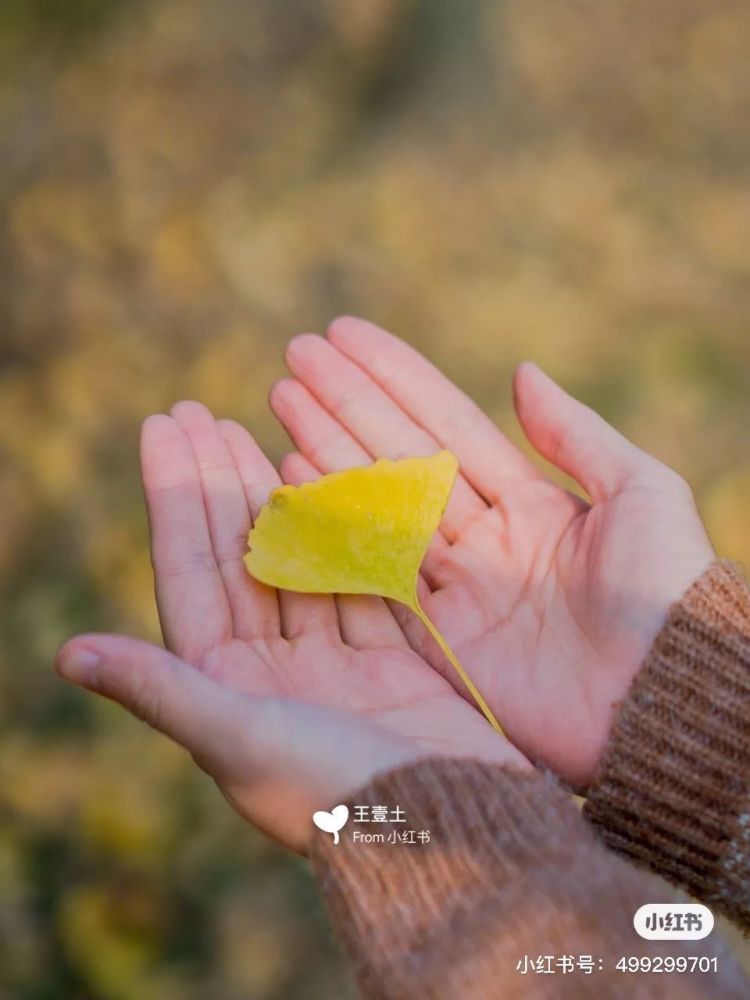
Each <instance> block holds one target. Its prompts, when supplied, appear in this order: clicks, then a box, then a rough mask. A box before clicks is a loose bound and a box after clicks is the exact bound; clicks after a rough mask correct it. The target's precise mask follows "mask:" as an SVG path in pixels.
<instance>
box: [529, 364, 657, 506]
mask: <svg viewBox="0 0 750 1000" xmlns="http://www.w3.org/2000/svg"><path fill="white" fill-rule="evenodd" d="M513 405H514V406H515V409H516V414H517V415H518V419H519V421H520V422H521V426H522V427H523V429H524V432H525V433H526V436H527V437H528V439H529V441H530V442H531V444H532V445H533V446H534V448H536V450H537V451H538V452H539V454H540V455H542V456H543V457H544V458H546V459H547V460H548V461H550V462H551V463H552V464H553V465H554V466H556V467H557V468H558V469H560V470H561V471H562V472H566V473H567V474H568V475H569V476H572V477H573V479H575V480H576V482H578V483H580V485H581V486H582V487H583V488H584V489H585V490H586V492H587V493H588V494H589V496H590V497H591V499H592V500H593V501H594V502H596V501H598V500H603V499H605V498H606V497H608V496H611V495H612V494H613V493H616V492H617V491H618V490H619V489H620V488H621V487H622V486H623V485H624V483H625V482H626V481H627V480H632V479H633V478H636V477H643V478H646V477H647V476H650V477H653V476H654V475H662V476H663V475H664V473H667V472H669V471H671V470H668V469H667V467H666V466H664V465H662V464H661V462H659V461H658V460H657V459H655V458H653V457H652V456H651V455H648V454H646V452H644V451H641V450H640V448H637V447H636V446H635V445H634V444H632V443H631V442H630V441H628V440H627V438H625V437H623V436H622V434H620V433H618V431H616V430H615V429H614V427H612V426H611V425H610V424H608V423H607V421H606V420H604V419H603V418H602V417H600V416H599V414H598V413H595V412H594V410H592V409H591V408H590V407H588V406H586V405H585V404H584V403H581V402H579V401H578V400H577V399H574V398H573V397H572V396H570V395H568V393H567V392H565V390H564V389H562V388H561V387H560V386H559V385H558V384H557V383H556V382H554V381H553V380H552V379H551V378H550V377H549V376H548V375H545V373H544V372H543V371H542V370H541V369H540V368H539V367H537V365H535V364H533V363H532V362H530V361H526V362H524V363H523V364H522V365H519V367H518V368H517V369H516V373H515V376H514V379H513Z"/></svg>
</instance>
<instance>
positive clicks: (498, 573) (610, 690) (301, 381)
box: [271, 317, 714, 788]
mask: <svg viewBox="0 0 750 1000" xmlns="http://www.w3.org/2000/svg"><path fill="white" fill-rule="evenodd" d="M287 363H288V365H289V368H290V370H291V372H292V375H293V376H294V378H291V379H284V380H282V381H280V382H278V383H277V384H276V385H275V386H274V388H273V390H272V393H271V406H272V408H273V410H274V412H275V413H276V415H277V416H278V417H279V418H280V420H281V421H282V423H283V424H284V425H285V427H286V428H287V430H288V432H289V434H290V436H291V438H292V440H293V441H294V443H295V445H296V447H297V448H298V449H299V451H298V452H294V453H292V454H290V455H288V456H287V457H286V458H285V460H284V461H283V462H282V466H281V471H282V475H283V477H284V478H285V479H289V480H290V481H294V480H296V479H300V478H304V479H310V478H313V477H314V476H316V475H318V474H320V473H322V472H331V471H334V470H337V469H341V468H346V467H349V466H353V465H360V464H365V463H368V462H371V461H372V460H373V459H374V458H379V457H387V458H392V459H395V458H400V457H403V456H406V455H419V454H430V453H432V452H434V451H435V450H436V449H438V448H448V449H450V450H451V451H452V452H453V453H454V454H455V455H456V456H457V458H458V459H459V462H460V467H461V468H460V475H459V478H458V479H457V482H456V485H455V488H454V491H453V494H452V497H451V500H450V503H449V506H448V509H447V511H446V515H445V517H444V519H443V522H442V525H441V531H440V533H439V534H438V535H437V536H436V537H435V539H434V542H433V544H432V545H431V547H430V550H429V551H428V554H427V557H426V559H425V561H424V563H423V567H422V569H423V573H422V577H423V580H422V583H421V587H422V593H421V598H420V599H421V602H422V605H423V607H424V609H425V611H426V612H427V614H428V615H429V616H430V617H431V618H432V620H433V621H434V622H435V623H436V624H437V626H438V628H439V629H440V630H441V632H442V633H443V634H444V635H445V637H446V639H447V640H448V642H449V644H450V645H451V646H452V648H453V650H454V651H455V652H456V654H457V655H458V657H459V659H460V660H461V662H462V664H463V665H464V667H465V668H466V669H467V671H468V672H469V674H470V675H471V677H472V680H473V681H474V683H475V684H476V685H477V687H478V688H479V689H480V691H481V692H482V694H483V695H484V697H485V698H486V700H487V701H488V703H489V705H490V707H491V708H492V709H493V711H494V712H495V714H496V715H497V717H498V719H499V721H500V723H501V725H502V726H503V728H504V730H505V732H506V733H507V735H508V736H509V738H510V739H511V740H512V742H513V743H514V744H515V745H516V746H517V747H518V748H519V749H520V750H522V751H523V752H524V753H525V754H527V755H528V756H529V757H530V758H531V759H532V760H533V761H535V762H543V763H545V764H547V765H548V766H549V767H551V768H552V769H553V770H555V771H556V772H557V773H558V774H559V775H560V776H562V777H563V778H565V779H566V780H568V781H570V782H571V783H572V784H574V785H575V786H577V787H580V788H582V787H585V785H586V784H587V783H588V782H589V781H590V780H591V778H592V777H593V775H594V773H595V771H596V767H597V764H598V762H599V760H600V759H601V755H602V752H603V749H604V747H605V745H606V742H607V739H608V735H609V732H610V728H611V724H612V719H613V715H614V713H615V711H616V708H617V705H618V703H619V702H620V700H621V699H622V698H623V697H624V696H625V694H626V692H627V690H628V687H629V685H630V683H631V681H632V680H633V677H634V676H635V674H636V672H637V671H638V668H639V667H640V665H641V664H642V662H643V660H644V657H645V656H646V653H647V651H648V649H649V646H650V645H651V643H652V642H653V640H654V638H655V637H656V634H657V632H658V631H659V629H660V627H661V625H662V624H663V622H664V620H665V617H666V614H667V611H668V609H669V606H670V605H671V604H672V603H673V602H674V601H676V600H677V599H679V597H680V596H681V595H682V594H683V593H684V591H685V590H686V589H687V587H688V586H689V585H690V583H691V582H692V581H693V580H694V579H695V578H696V577H697V576H699V575H700V574H701V573H702V572H703V571H704V570H705V569H706V568H707V567H708V566H709V565H710V563H711V562H712V560H713V558H714V554H713V551H712V549H711V545H710V543H709V541H708V539H707V537H706V533H705V530H704V528H703V526H702V524H701V521H700V519H699V517H698V514H697V512H696V508H695V504H694V501H693V498H692V495H691V492H690V490H689V488H688V486H687V485H686V483H685V482H684V480H682V479H681V478H680V477H679V476H678V475H677V474H676V473H675V472H674V471H672V470H671V469H669V468H667V467H666V466H664V465H662V464H661V463H660V462H658V461H657V460H656V459H654V458H652V457H651V456H649V455H647V454H645V453H644V452H643V451H641V450H639V449H638V448H637V447H635V446H634V445H633V444H631V443H630V442H629V441H627V440H626V439H625V438H623V437H622V436H621V435H620V434H619V433H618V432H617V431H615V430H614V429H613V428H612V427H610V426H609V425H608V424H607V423H606V422H605V421H604V420H603V419H602V418H601V417H599V416H598V415H597V414H596V413H594V412H593V411H592V410H591V409H589V408H588V407H586V406H584V405H583V404H581V403H579V402H577V401H576V400H574V399H573V398H571V397H570V396H569V395H568V394H567V393H565V392H564V391H563V390H562V389H561V388H560V387H559V386H558V385H556V383H554V382H553V381H552V380H551V379H550V378H548V377H547V376H546V375H545V374H543V373H542V372H541V371H540V370H539V369H538V368H537V367H536V366H535V365H532V364H528V363H527V364H523V365H521V366H520V368H519V369H518V370H517V372H516V375H515V379H514V386H513V388H514V403H515V408H516V413H517V415H518V418H519V420H520V423H521V425H522V427H523V429H524V431H525V433H526V435H527V437H528V439H529V441H530V442H531V444H532V445H533V447H534V448H535V449H536V451H537V452H538V453H539V454H540V455H541V456H543V457H544V458H545V459H547V460H549V461H550V462H551V463H552V464H553V465H555V466H557V468H559V469H560V470H562V471H563V472H565V473H567V474H569V475H570V476H572V477H573V479H574V480H576V481H577V482H578V483H579V484H580V486H581V487H582V488H583V489H584V490H585V491H586V493H587V494H588V497H589V498H590V502H586V501H584V500H582V499H580V498H579V497H577V496H575V495H574V494H572V493H571V492H569V491H568V490H565V489H563V488H561V487H560V486H557V485H556V484H554V483H553V482H551V481H550V480H549V479H548V478H547V477H546V476H545V475H544V474H543V472H542V471H541V470H540V469H539V468H537V467H536V465H535V464H534V463H532V462H531V461H530V460H529V459H528V458H527V457H526V456H525V455H524V454H523V453H522V452H521V451H520V450H519V449H517V448H516V447H515V446H514V445H513V444H512V443H511V442H510V441H509V440H508V439H507V438H506V437H505V436H504V435H503V434H502V433H501V432H500V430H499V429H498V428H497V427H496V426H495V425H494V423H493V422H492V421H491V420H490V419H489V418H488V417H487V416H486V415H485V414H484V413H483V412H482V411H481V410H480V409H479V408H478V407H477V406H476V405H475V404H474V403H473V402H472V401H471V400H470V399H468V398H467V397H466V396H465V395H464V394H463V393H462V392H461V391H460V390H459V389H458V388H457V387H456V386H455V385H453V384H452V383H451V382H449V381H448V380H447V379H446V378H445V377H444V376H443V375H442V374H441V373H440V372H439V371H438V370H437V369H436V368H435V367H434V366H433V365H432V364H430V363H429V362H428V361H427V360H426V359H425V358H423V357H422V356H421V355H420V354H418V353H417V352H416V351H415V350H413V349H412V348H411V347H409V346H408V345H406V344H405V343H403V342H402V341H400V340H398V339H397V338H396V337H393V336H392V335H390V334H388V333H386V332H385V331H383V330H381V329H379V328H378V327H376V326H373V325H372V324H370V323H367V322H365V321H363V320H357V319H354V318H349V317H344V318H341V319H339V320H337V321H335V322H334V323H333V324H332V325H331V326H330V327H329V329H328V332H327V337H326V338H323V337H319V336H315V335H311V334H305V335H302V336H300V337H297V338H295V339H294V340H293V341H292V342H291V343H290V345H289V348H288V351H287ZM393 611H394V614H395V615H396V616H397V618H398V620H399V621H400V623H401V625H402V627H403V629H404V632H405V634H406V635H407V637H408V639H409V641H410V644H411V646H412V648H413V649H415V650H416V651H417V652H418V653H419V654H420V655H422V656H424V657H425V658H426V659H428V660H429V661H430V662H431V663H432V664H433V665H434V666H435V667H436V668H437V669H438V670H439V671H440V672H441V673H442V674H444V675H445V676H446V677H447V678H449V679H450V680H451V683H454V684H456V685H457V686H458V688H459V690H461V684H460V682H459V681H457V680H456V678H455V676H454V674H453V672H452V670H451V668H450V667H449V666H448V665H447V663H446V661H445V659H444V657H443V656H442V654H441V653H440V651H439V650H438V649H437V647H436V646H435V644H434V642H433V641H432V639H431V638H430V637H429V636H428V635H427V634H426V632H425V630H424V628H423V626H422V624H421V623H420V622H419V621H417V620H416V619H415V618H414V617H413V616H411V615H409V613H408V612H405V611H403V610H402V609H400V608H398V607H394V608H393ZM462 693H463V694H464V695H465V696H467V697H468V692H466V691H465V689H464V690H462Z"/></svg>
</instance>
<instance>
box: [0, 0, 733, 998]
mask: <svg viewBox="0 0 750 1000" xmlns="http://www.w3.org/2000/svg"><path fill="white" fill-rule="evenodd" d="M749 51H750V6H748V5H746V4H737V3H735V2H732V0H714V2H713V3H711V4H705V3H703V2H698V0H662V2H661V3H659V4H654V3H653V2H652V0H628V2H624V0H610V2H609V3H607V4H603V3H601V2H600V0H505V2H502V0H498V2H486V3H483V2H479V0H463V2H462V3H460V4H459V3H455V2H454V3H451V2H448V0H357V2H355V3H352V2H351V0H319V2H313V0H286V2H284V3H279V2H274V0H211V2H208V0H149V2H148V3H146V2H142V3H141V2H137V0H131V2H126V0H75V2H71V0H4V2H3V3H2V4H0V200H1V204H2V210H1V211H0V366H1V370H0V462H2V471H1V474H0V517H1V518H2V520H1V524H2V527H1V528H0V588H1V589H2V594H1V595H0V629H1V630H2V632H1V635H0V995H1V996H2V997H9V998H13V1000H60V998H66V1000H67V998H74V1000H94V998H96V1000H135V998H137V1000H178V998H179V1000H198V998H200V1000H205V998H207V997H210V998H211V1000H235V998H236V1000H240V998H242V1000H247V998H260V1000H276V998H284V1000H287V998H289V1000H295V998H305V1000H307V998H312V1000H315V998H334V997H335V998H338V997H346V996H349V995H351V993H350V990H351V988H350V986H349V985H348V979H347V974H346V971H345V969H344V967H343V963H342V961H341V959H340V957H339V955H338V953H337V950H336V947H335V946H334V944H333V943H332V942H331V940H330V938H329V935H328V932H327V930H326V927H325V923H324V920H323V918H322V915H321V913H320V910H319V907H318V904H317V901H316V895H315V890H314V886H313V884H312V882H311V880H310V878H309V876H308V874H307V871H306V867H305V865H304V863H303V862H301V861H299V860H297V859H295V858H292V857H290V856H288V855H286V854H285V853H284V852H282V851H281V850H280V849H277V848H275V847H274V846H272V845H270V844H268V843H267V842H266V841H264V840H263V839H262V838H261V837H260V836H259V835H255V834H254V833H253V832H252V831H250V830H248V829H247V828H246V827H245V826H244V825H243V824H242V823H241V822H240V821H239V819H237V818H235V817H234V815H233V814H232V813H231V812H230V811H229V809H228V808H227V807H226V805H225V803H224V801H223V799H221V798H220V796H219V794H218V793H217V792H216V791H215V790H214V788H213V786H212V785H211V783H210V782H209V781H208V780H207V779H205V778H203V777H202V776H201V775H200V774H198V773H197V772H196V771H195V769H194V768H193V767H192V766H191V765H190V763H189V762H188V761H187V760H186V758H185V756H184V755H183V754H181V753H180V752H179V751H177V750H176V749H175V748H173V747H171V746H170V745H168V744H167V742H166V741H165V740H164V739H162V738H160V737H158V736H156V735H154V734H152V733H150V732H147V731H144V729H143V728H142V727H141V726H140V725H138V724H137V723H135V722H134V721H132V720H130V719H129V718H127V717H126V716H125V715H124V713H122V712H120V711H119V710H117V709H115V708H114V707H112V706H110V705H107V704H104V703H102V702H98V701H97V700H96V699H94V698H91V697H87V696H85V695H84V694H82V693H80V692H78V691H76V690H73V689H72V688H69V687H66V686H65V685H63V684H62V683H61V682H60V681H58V680H57V679H56V678H55V677H54V675H53V674H52V671H51V667H50V664H51V661H52V657H53V653H54V650H55V648H56V647H57V645H58V644H59V643H60V642H61V641H62V640H63V639H64V638H66V637H68V636H69V635H70V634H72V633H74V632H76V631H78V630H84V629H107V630H117V631H125V632H130V633H134V634H137V635H141V636H147V637H150V638H155V637H157V636H158V627H157V620H156V615H155V610H154V603H153V597H152V584H151V574H150V567H149V560H148V553H147V534H146V525H145V518H144V511H143V505H142V500H141V494H140V485H139V472H138V464H137V443H138V433H139V425H140V422H141V420H142V419H143V417H144V416H145V415H146V414H148V413H150V412H152V411H158V410H165V409H168V408H169V407H170V405H171V404H172V403H173V402H174V401H175V400H177V399H179V398H184V397H188V398H190V397H192V398H197V399H200V400H202V401H204V402H205V403H207V404H208V405H209V406H210V407H212V408H213V409H214V410H215V412H216V413H217V414H218V415H220V416H232V417H234V418H236V419H238V420H240V421H242V422H244V423H245V424H247V425H248V426H249V427H250V428H251V429H252V431H253V432H254V433H255V434H256V435H257V436H258V438H259V440H260V441H261V443H262V444H263V445H264V446H265V447H267V448H268V450H269V451H270V453H271V454H272V456H273V457H274V458H279V457H280V456H281V454H282V452H283V450H284V449H285V447H287V445H286V443H285V438H284V435H283V433H282V432H281V431H280V430H279V428H278V427H277V426H276V425H275V424H274V422H273V420H272V419H271V417H270V415H269V412H268V410H267V406H266V394H267V391H268V389H269V387H270V385H271V383H272V381H273V380H274V379H275V378H277V377H278V376H280V375H282V373H283V364H282V350H283V347H284V344H285V342H286V340H287V339H288V338H289V337H290V336H292V335H293V334H295V333H297V332H300V331H303V330H313V331H315V330H317V331H321V330H322V329H323V328H324V326H325V324H326V322H327V321H328V320H329V319H331V318H332V317H334V316H335V315H337V314H339V313H342V312H352V313H356V314H360V315H364V316H367V317H369V318H371V319H373V320H375V321H376V322H379V323H380V324H381V325H383V326H385V327H387V328H390V329H392V330H394V331H395V332H397V333H399V334H400V335H401V336H403V337H405V338H406V339H407V340H409V341H411V342H412V343H414V344H415V345H416V346H418V347H419V348H420V349H422V350H423V351H424V352H425V353H427V354H428V355H429V356H430V357H431V358H432V359H433V360H435V361H436V362H437V363H438V364H439V365H441V366H442V367H443V368H444V369H445V370H446V371H447V372H448V373H449V374H450V376H451V377H452V378H454V379H455V380H456V381H458V382H459V384H461V385H462V386H463V387H464V388H466V389H467V390H468V391H469V392H470V393H472V394H473V395H474V396H475V397H476V398H477V399H478V400H479V401H480V402H481V403H482V404H483V405H484V406H485V407H486V408H487V409H488V410H489V412H490V413H491V414H492V415H493V416H494V417H496V418H497V419H498V420H499V421H500V422H501V423H502V424H503V426H504V427H506V428H508V429H509V432H510V433H511V434H512V435H513V436H514V438H516V439H518V437H517V434H516V431H515V427H514V421H513V418H512V411H511V406H510V393H509V378H510V375H511V372H512V369H513V367H514V366H515V364H516V363H517V362H518V361H519V360H521V359H523V358H525V357H530V358H533V359H535V360H537V361H538V362H539V363H541V364H542V365H543V366H545V367H546V368H547V369H548V370H549V371H550V372H551V374H553V375H554V376H555V377H557V378H558V379H560V380H561V381H562V382H563V384H564V385H566V387H568V388H569V389H571V390H572V391H574V392H575V393H577V394H579V395H580V396H581V397H582V398H584V399H585V400H586V401H587V402H589V403H590V404H592V405H593V406H595V407H596V408H598V409H599V410H600V411H602V412H603V413H604V414H605V416H606V417H607V418H608V419H609V420H611V421H613V422H615V423H616V424H617V425H618V426H619V427H620V428H621V429H622V430H623V431H625V432H626V433H627V434H629V435H630V436H632V437H633V438H634V439H635V440H636V441H637V442H638V443H639V444H640V445H641V446H643V447H645V448H647V449H649V450H650V451H653V452H655V453H656V454H657V455H658V456H660V457H661V458H662V459H664V460H666V461H667V462H669V463H670V464H672V465H674V466H675V467H676V468H678V469H679V471H680V472H681V473H682V474H683V475H685V476H686V477H687V478H688V479H689V480H690V481H691V483H692V484H693V486H694V488H695V490H696V493H697V496H698V499H699V502H700V506H701V510H702V512H703V514H704V516H705V518H706V520H707V523H708V525H709V529H710V532H711V535H712V537H713V540H714V542H715V544H716V546H717V547H718V550H719V551H720V553H721V554H723V555H727V556H730V557H733V558H735V559H737V560H740V561H743V562H745V564H746V565H750V519H749V518H748V510H749V509H750V454H749V453H748V426H750V391H749V390H750V335H749V334H748V315H750V251H749V249H748V234H750V131H749V130H748V122H750V59H748V52H749ZM540 948H541V949H542V950H543V943H542V942H540Z"/></svg>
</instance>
